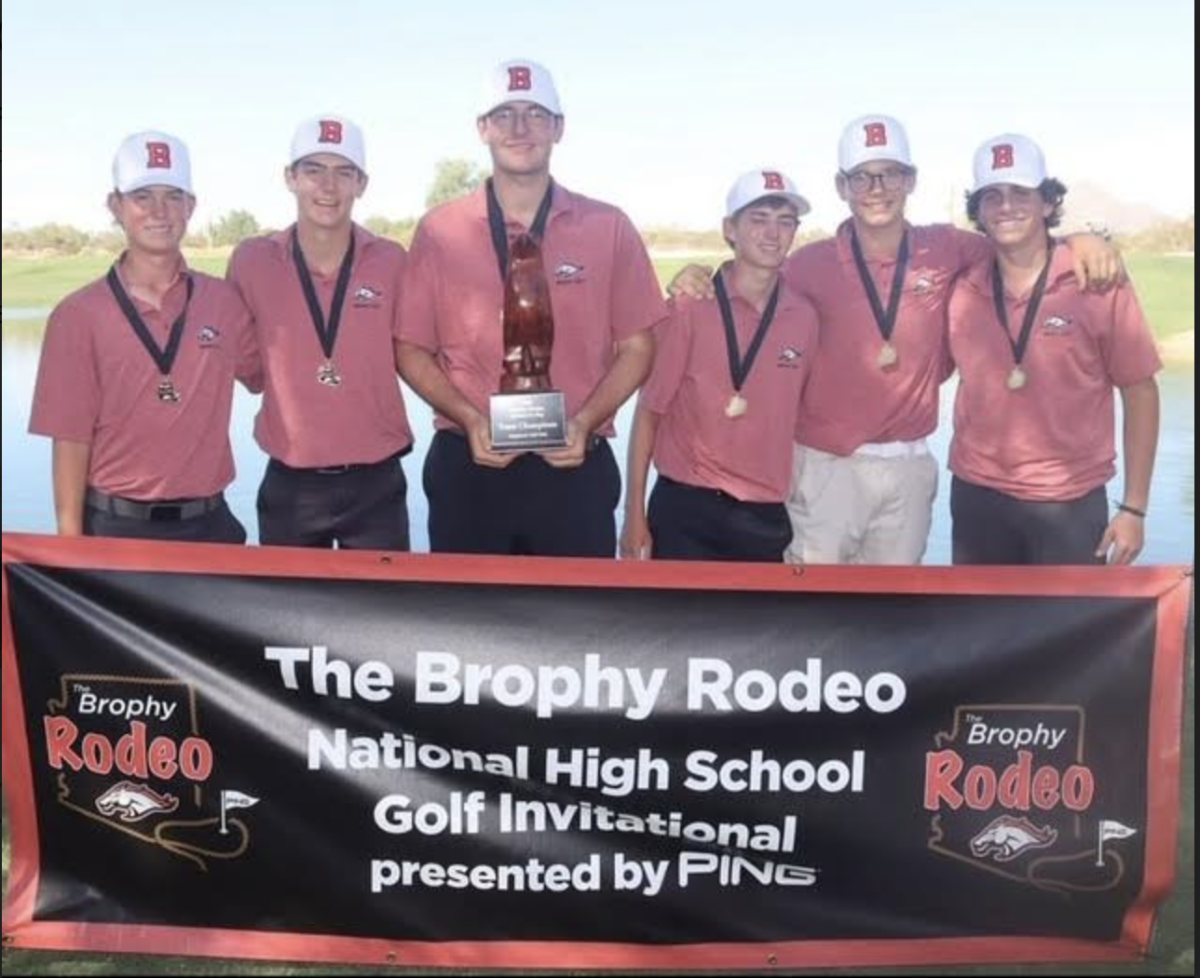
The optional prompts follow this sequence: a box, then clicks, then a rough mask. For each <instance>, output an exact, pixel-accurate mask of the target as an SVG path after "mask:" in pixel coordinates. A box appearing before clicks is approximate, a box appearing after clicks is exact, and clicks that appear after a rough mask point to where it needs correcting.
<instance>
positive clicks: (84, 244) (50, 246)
mask: <svg viewBox="0 0 1200 978" xmlns="http://www.w3.org/2000/svg"><path fill="white" fill-rule="evenodd" d="M486 176H487V173H486V171H484V170H483V169H482V168H481V167H479V166H478V165H477V164H475V163H472V162H471V161H469V160H462V159H443V160H439V161H438V163H437V164H436V166H435V168H434V177H433V182H432V183H431V184H430V186H429V190H428V192H427V193H426V195H425V207H426V209H430V208H433V207H437V206H438V205H439V204H443V203H446V202H447V201H450V200H454V199H456V198H458V197H461V196H463V195H464V194H468V193H471V192H472V191H473V190H475V189H476V188H477V187H478V186H479V185H480V184H481V183H482V182H483V181H484V179H485V178H486ZM417 220H418V219H417V218H415V217H404V218H400V219H399V220H394V219H392V218H388V217H382V216H378V215H376V216H372V217H368V218H367V219H366V220H365V221H364V222H363V226H364V227H366V228H367V230H368V231H370V232H371V233H372V234H377V235H379V236H380V237H384V238H391V239H393V240H395V241H399V242H400V243H401V244H403V245H405V246H406V247H407V246H408V245H409V244H410V243H411V242H412V236H413V232H414V231H416V227H417ZM271 230H273V229H271V228H264V227H262V226H261V225H260V224H259V223H258V220H257V219H256V218H255V216H254V215H253V214H252V213H250V211H247V210H243V209H236V210H232V211H229V212H227V213H225V214H222V215H221V216H220V217H218V218H216V219H215V220H213V221H210V222H209V224H208V226H207V227H206V228H203V229H201V230H193V231H192V232H191V233H189V234H188V236H187V237H186V238H185V239H184V242H183V244H184V247H186V248H226V247H232V246H233V245H236V244H238V243H239V242H240V241H243V240H244V239H246V238H249V237H253V236H254V235H257V234H265V233H269V232H270V231H271ZM826 233H827V232H825V231H823V230H820V229H816V230H809V229H807V228H806V229H804V231H802V233H801V234H800V236H799V238H798V239H797V240H798V243H805V242H807V241H811V240H814V239H816V238H821V237H824V236H825V235H826ZM642 237H643V238H644V239H645V241H646V246H647V247H648V248H650V249H651V250H654V251H679V252H695V253H713V254H715V253H717V252H721V251H724V250H725V241H724V240H723V238H722V237H721V233H720V231H719V230H717V229H712V230H707V231H693V230H688V229H684V228H676V227H667V228H648V229H645V230H643V232H642ZM124 243H125V236H124V235H123V234H122V233H121V231H120V230H119V229H116V228H111V229H108V230H105V231H99V232H88V231H81V230H80V229H79V228H76V227H73V226H72V225H69V224H40V225H38V226H37V227H32V228H28V229H13V230H7V231H4V232H3V242H2V246H3V250H4V253H5V254H18V255H19V254H27V255H37V254H53V255H77V254H80V253H82V252H85V251H99V252H110V253H116V252H118V251H120V250H121V248H123V247H124ZM1118 243H1119V245H1120V246H1121V247H1122V249H1124V250H1126V251H1141V252H1151V253H1158V254H1162V253H1168V252H1191V251H1194V250H1195V244H1196V219H1195V215H1192V216H1191V217H1188V218H1187V219H1186V220H1182V221H1163V222H1160V223H1159V224H1156V225H1154V226H1153V227H1151V228H1148V229H1147V230H1145V231H1142V232H1139V233H1138V234H1132V235H1122V236H1120V237H1119V238H1118Z"/></svg>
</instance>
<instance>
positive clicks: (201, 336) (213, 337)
mask: <svg viewBox="0 0 1200 978" xmlns="http://www.w3.org/2000/svg"><path fill="white" fill-rule="evenodd" d="M196 339H197V340H199V341H200V345H201V346H202V347H210V346H219V345H220V342H221V331H220V330H219V329H217V327H216V326H201V327H200V331H199V332H198V333H197V334H196Z"/></svg>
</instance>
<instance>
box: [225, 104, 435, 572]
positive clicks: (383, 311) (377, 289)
mask: <svg viewBox="0 0 1200 978" xmlns="http://www.w3.org/2000/svg"><path fill="white" fill-rule="evenodd" d="M366 165H367V164H366V151H365V148H364V144H363V134H362V131H361V130H360V129H359V128H358V126H356V125H355V124H354V123H353V122H351V121H350V120H349V119H346V118H343V117H341V116H336V115H323V116H316V117H314V118H312V119H307V120H305V121H304V122H302V123H300V125H299V126H298V127H297V128H296V132H295V135H294V136H293V137H292V146H291V153H290V155H289V163H288V166H287V167H286V168H285V170H284V179H285V180H286V182H287V186H288V189H289V190H290V191H291V193H292V194H293V195H294V196H295V198H296V223H295V224H293V225H292V226H291V227H290V228H288V229H286V230H284V231H281V232H279V233H278V234H274V235H269V236H266V237H260V238H251V239H250V240H248V241H244V242H243V243H242V244H241V245H240V246H239V247H238V249H237V250H236V251H235V252H234V254H233V257H232V259H231V260H230V263H229V273H228V277H229V280H230V281H231V282H232V283H233V284H234V285H235V286H237V288H238V290H239V291H240V292H241V294H242V297H243V298H244V299H245V301H246V304H247V305H248V306H249V307H250V311H251V312H252V313H253V314H254V324H255V329H256V330H257V332H258V336H259V343H260V345H261V347H262V354H263V364H264V367H265V373H266V387H265V390H264V392H263V404H262V410H260V411H259V413H258V418H257V419H256V421H255V425H254V437H255V439H256V440H257V441H258V444H259V445H260V446H261V447H262V450H263V451H264V452H266V453H267V454H268V455H269V456H270V459H271V460H270V462H268V464H267V471H266V474H265V475H264V476H263V481H262V485H261V487H260V488H259V491H258V522H259V540H260V541H261V542H262V543H264V544H275V545H279V546H293V547H333V546H338V547H341V548H343V549H369V550H407V549H408V547H409V536H408V511H407V508H406V502H405V497H406V495H407V492H408V484H407V482H406V481H405V478H404V470H403V469H402V468H401V465H400V458H401V456H403V455H405V454H406V453H407V452H409V451H410V450H411V448H412V432H411V431H410V430H409V426H408V418H407V415H406V414H405V410H404V401H403V399H402V395H401V393H400V385H399V383H398V381H397V378H396V370H395V365H394V356H393V352H392V351H393V339H394V337H393V332H392V330H393V324H394V321H395V314H394V310H395V307H396V303H397V302H398V300H399V295H400V289H401V278H402V274H403V271H404V263H405V253H404V249H403V248H402V247H400V245H398V244H397V243H396V242H394V241H388V240H386V239H384V238H380V237H377V236H375V235H374V234H371V232H369V231H367V230H366V229H364V228H362V227H360V226H359V225H357V224H355V223H354V219H353V210H354V204H355V202H356V201H357V200H358V198H359V197H361V196H362V194H363V192H364V191H365V190H366V188H367V173H366Z"/></svg>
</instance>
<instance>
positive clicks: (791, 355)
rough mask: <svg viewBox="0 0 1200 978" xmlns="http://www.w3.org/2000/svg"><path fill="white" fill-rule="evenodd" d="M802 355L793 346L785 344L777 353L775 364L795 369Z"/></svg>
mask: <svg viewBox="0 0 1200 978" xmlns="http://www.w3.org/2000/svg"><path fill="white" fill-rule="evenodd" d="M802 356H804V354H803V353H802V352H801V351H799V350H797V349H796V348H795V347H794V346H785V347H784V348H783V350H782V351H781V352H780V354H779V359H778V360H776V361H775V366H777V367H787V368H788V369H789V370H796V369H797V368H799V366H800V358H801V357H802Z"/></svg>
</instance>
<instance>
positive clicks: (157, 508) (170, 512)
mask: <svg viewBox="0 0 1200 978" xmlns="http://www.w3.org/2000/svg"><path fill="white" fill-rule="evenodd" d="M182 518H183V506H181V505H180V504H179V503H151V504H150V512H149V519H150V522H151V523H178V522H179V520H180V519H182Z"/></svg>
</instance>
